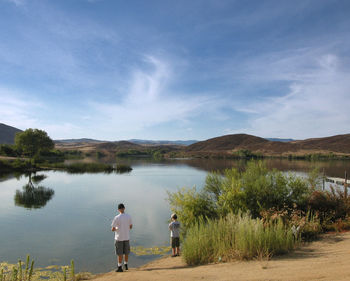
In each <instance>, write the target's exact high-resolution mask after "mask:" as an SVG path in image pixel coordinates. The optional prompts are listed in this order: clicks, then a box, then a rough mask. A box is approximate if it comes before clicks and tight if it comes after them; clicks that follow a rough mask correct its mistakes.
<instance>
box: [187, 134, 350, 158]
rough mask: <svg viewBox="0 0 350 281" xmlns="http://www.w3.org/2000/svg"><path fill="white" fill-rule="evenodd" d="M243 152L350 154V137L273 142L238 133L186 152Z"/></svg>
mask: <svg viewBox="0 0 350 281" xmlns="http://www.w3.org/2000/svg"><path fill="white" fill-rule="evenodd" d="M239 150H250V151H251V152H254V153H261V154H264V155H272V156H276V155H284V156H285V155H289V154H293V155H302V154H313V153H331V152H332V153H338V154H350V134H346V135H337V136H331V137H325V138H314V139H306V140H300V141H291V142H279V141H269V140H266V139H263V138H260V137H256V136H252V135H247V134H236V135H226V136H221V137H216V138H212V139H208V140H206V141H201V142H198V143H195V144H192V145H190V146H188V147H186V148H185V152H186V153H187V154H190V155H204V154H209V155H215V154H220V155H229V154H232V153H234V152H235V151H239Z"/></svg>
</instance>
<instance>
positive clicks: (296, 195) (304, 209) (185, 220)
mask: <svg viewBox="0 0 350 281" xmlns="http://www.w3.org/2000/svg"><path fill="white" fill-rule="evenodd" d="M319 183H320V181H319V178H318V173H317V171H312V172H311V173H310V174H309V177H308V178H301V177H297V176H295V175H292V174H289V175H286V174H283V173H281V172H279V171H277V170H269V169H267V167H266V165H265V164H264V163H263V162H261V161H259V162H256V161H252V162H250V163H248V165H247V168H246V170H245V171H243V172H239V171H238V170H236V169H228V170H226V171H225V172H224V173H223V174H220V173H211V174H209V175H208V176H207V178H206V183H205V186H204V188H203V189H201V190H197V189H196V188H182V189H179V190H178V191H176V192H172V193H171V192H168V200H169V203H170V206H171V209H172V211H173V212H175V213H177V215H178V218H179V221H181V223H182V225H183V228H182V231H183V232H182V235H183V244H182V252H183V257H184V260H185V261H186V263H187V264H189V265H196V264H206V263H211V262H219V261H229V260H235V259H254V258H264V259H268V258H270V257H271V256H273V255H279V254H283V253H286V252H289V251H291V250H293V249H294V248H295V247H296V246H298V245H299V244H300V242H301V241H310V240H313V239H316V238H317V237H318V235H319V234H320V233H322V232H324V231H328V230H337V231H340V230H343V229H349V228H350V219H349V214H350V202H349V200H348V198H347V197H346V196H345V195H344V192H342V190H340V189H335V188H333V187H331V190H330V191H324V190H322V187H321V186H320V184H319Z"/></svg>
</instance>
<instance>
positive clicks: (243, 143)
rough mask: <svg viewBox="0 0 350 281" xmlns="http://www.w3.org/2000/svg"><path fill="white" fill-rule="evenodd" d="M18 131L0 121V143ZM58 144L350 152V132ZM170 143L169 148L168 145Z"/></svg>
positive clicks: (197, 151)
mask: <svg viewBox="0 0 350 281" xmlns="http://www.w3.org/2000/svg"><path fill="white" fill-rule="evenodd" d="M18 132H21V130H19V129H17V128H14V127H11V126H8V125H6V124H3V123H0V144H13V143H14V138H15V135H16V133H18ZM55 143H56V144H57V145H58V147H63V148H65V149H75V148H77V149H80V148H82V147H89V148H91V149H103V150H106V151H109V150H110V151H117V150H118V151H119V150H127V149H136V150H137V149H140V148H142V149H147V146H152V149H155V148H159V147H166V146H168V148H166V150H173V149H175V150H177V151H182V152H184V153H185V154H186V155H205V154H213V155H215V154H220V155H223V154H232V153H233V152H234V151H238V150H249V151H251V152H254V153H261V154H264V155H272V156H273V155H276V156H278V155H289V154H293V155H294V154H307V153H340V154H350V134H344V135H336V136H330V137H324V138H310V139H305V140H293V139H278V138H261V137H257V136H253V135H248V134H235V135H224V136H220V137H215V138H211V139H208V140H205V141H195V140H176V141H168V140H159V141H156V140H142V139H131V140H128V141H115V142H111V141H102V140H96V139H90V138H80V139H62V140H55ZM171 146H172V147H171Z"/></svg>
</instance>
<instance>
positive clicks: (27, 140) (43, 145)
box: [15, 129, 55, 157]
mask: <svg viewBox="0 0 350 281" xmlns="http://www.w3.org/2000/svg"><path fill="white" fill-rule="evenodd" d="M15 145H16V147H17V149H18V150H19V151H21V152H22V153H23V154H25V155H28V156H29V157H33V156H34V155H36V154H39V153H40V152H43V151H48V150H50V149H53V148H54V146H55V144H54V142H53V141H52V139H51V138H50V137H49V136H48V135H47V133H46V132H45V131H42V130H39V129H27V130H25V131H24V132H19V133H17V134H16V136H15Z"/></svg>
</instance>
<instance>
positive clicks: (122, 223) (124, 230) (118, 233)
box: [111, 213, 132, 241]
mask: <svg viewBox="0 0 350 281" xmlns="http://www.w3.org/2000/svg"><path fill="white" fill-rule="evenodd" d="M130 225H132V221H131V217H130V216H129V215H128V214H125V213H122V214H119V215H118V216H115V217H114V219H113V221H112V225H111V226H112V227H115V228H116V230H115V231H114V235H115V240H117V241H127V240H130V235H129V233H130Z"/></svg>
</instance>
